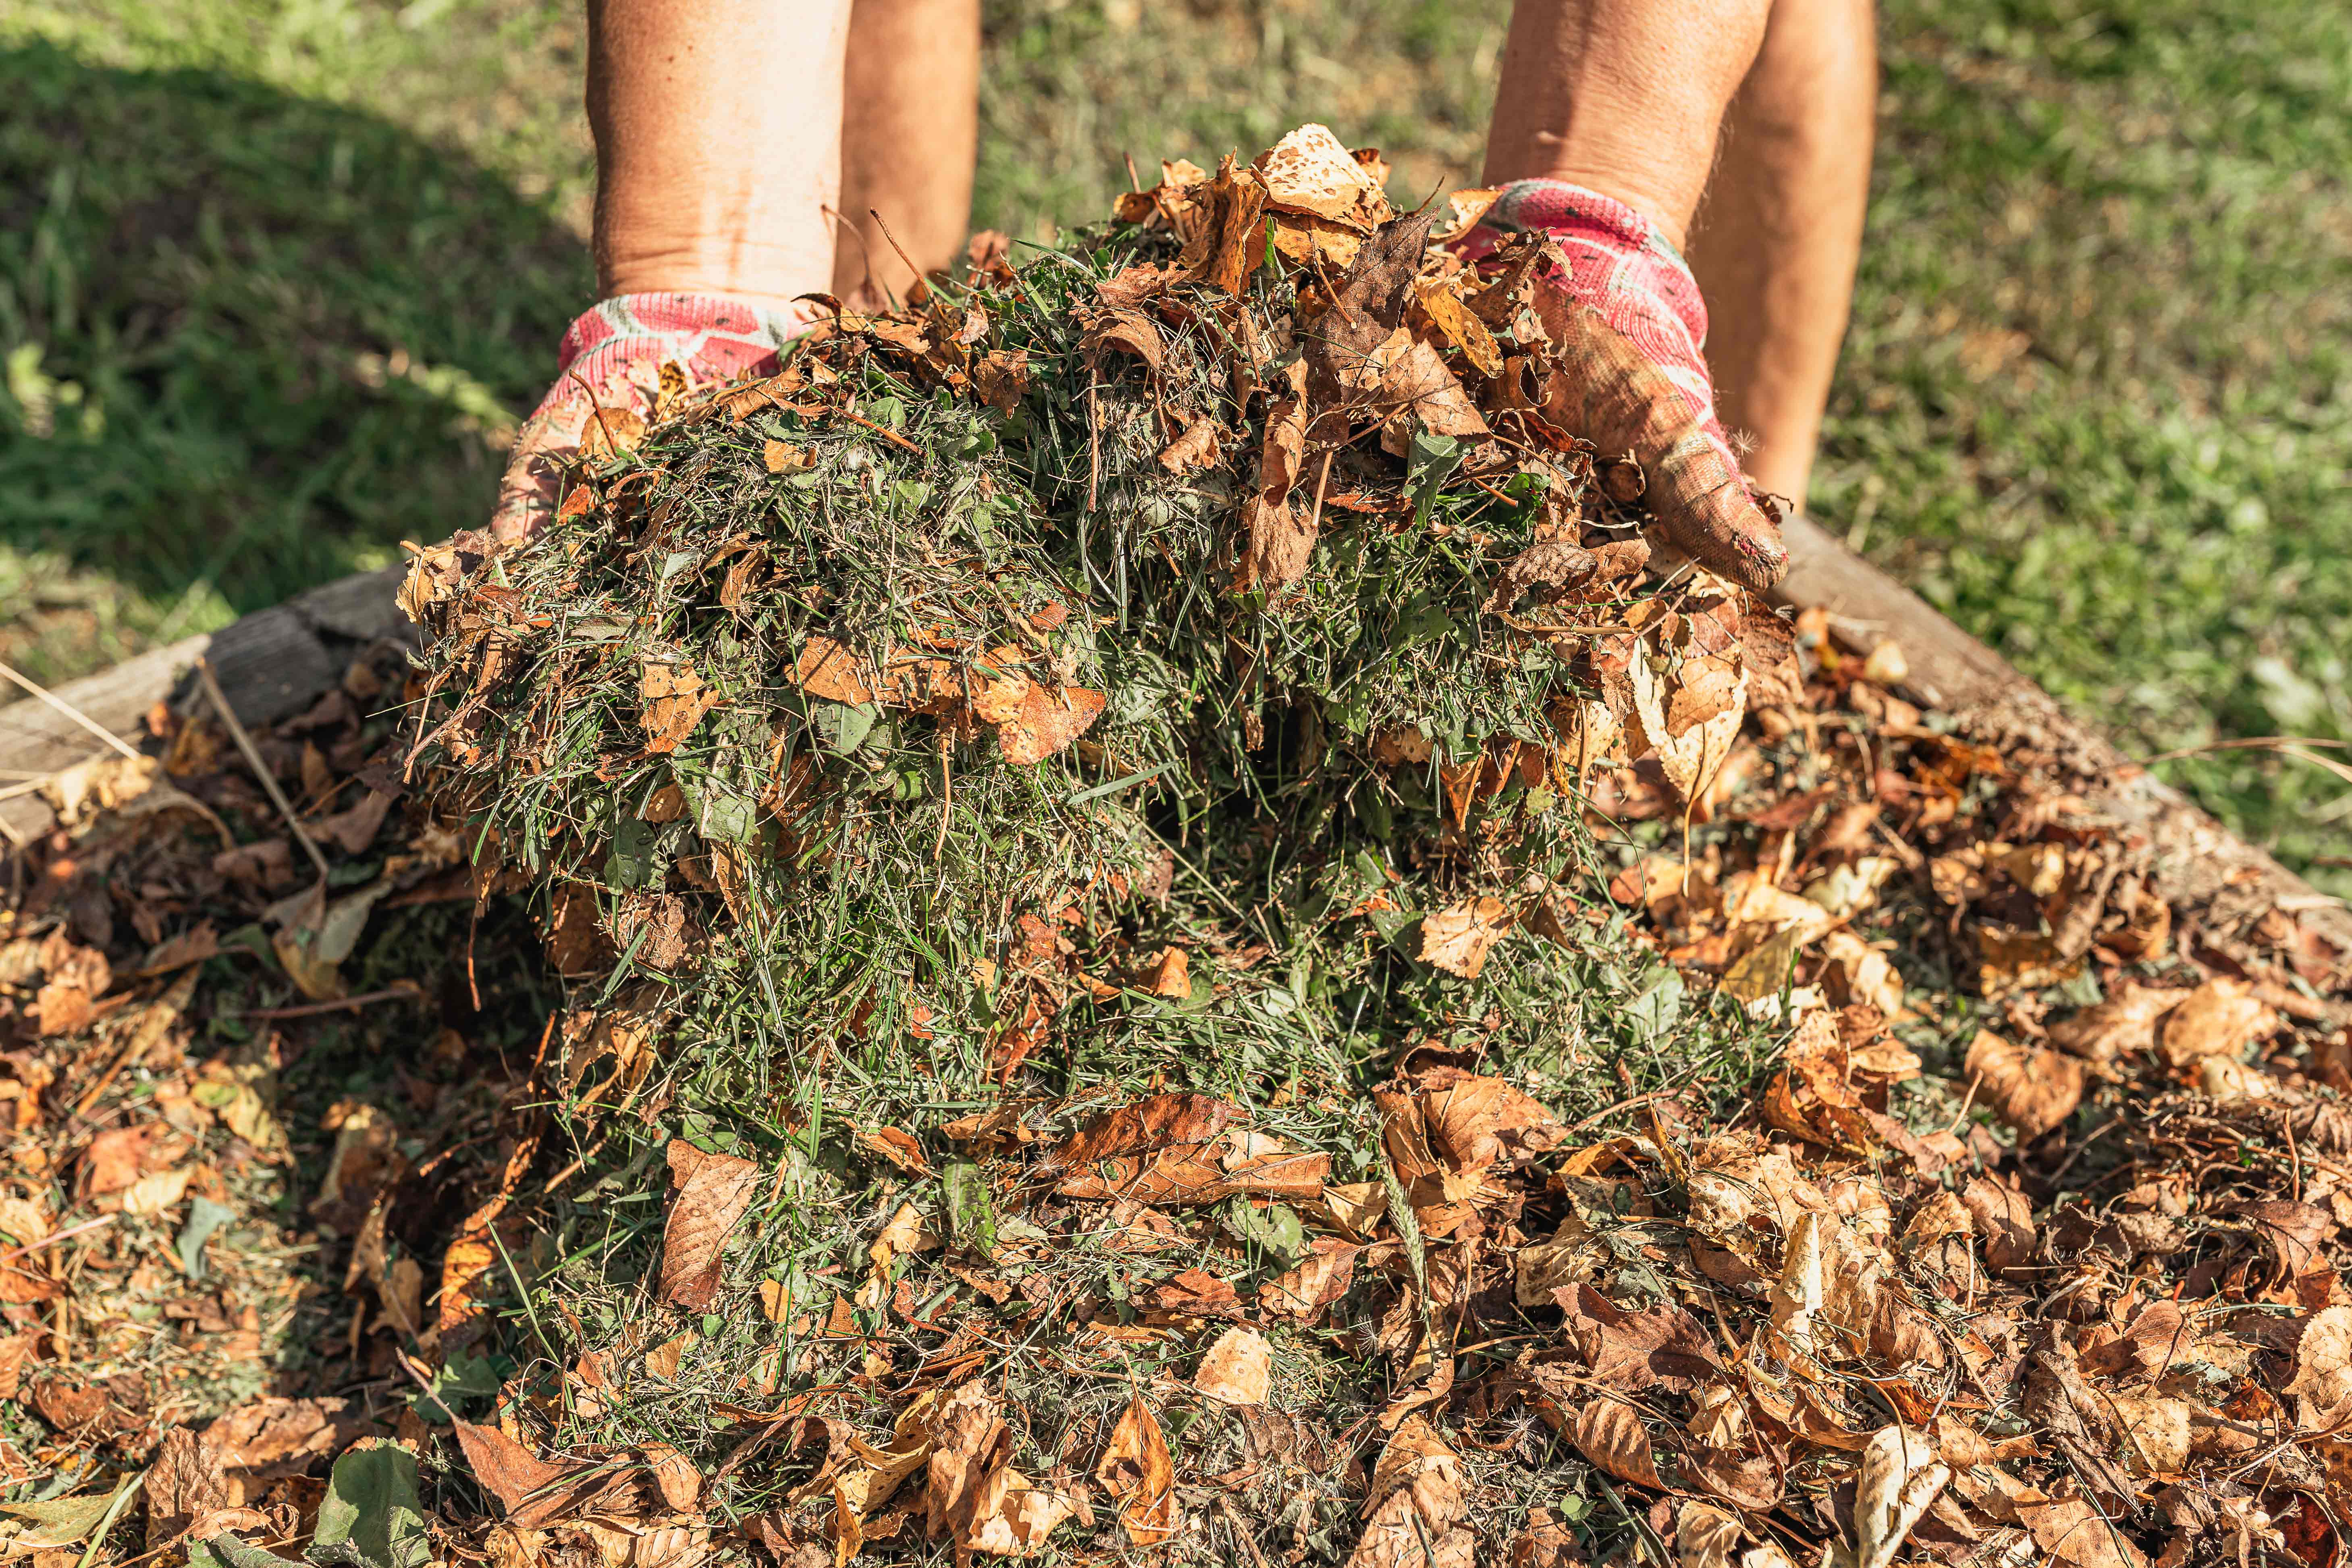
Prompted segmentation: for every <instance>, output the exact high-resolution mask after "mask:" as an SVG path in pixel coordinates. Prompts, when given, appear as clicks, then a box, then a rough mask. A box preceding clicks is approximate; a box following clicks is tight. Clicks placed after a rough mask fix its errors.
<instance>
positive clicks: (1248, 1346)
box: [1192, 1328, 1274, 1405]
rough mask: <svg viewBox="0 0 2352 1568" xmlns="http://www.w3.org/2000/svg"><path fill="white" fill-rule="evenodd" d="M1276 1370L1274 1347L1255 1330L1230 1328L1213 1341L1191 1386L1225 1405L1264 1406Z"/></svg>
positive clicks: (1193, 1375) (1203, 1353)
mask: <svg viewBox="0 0 2352 1568" xmlns="http://www.w3.org/2000/svg"><path fill="white" fill-rule="evenodd" d="M1273 1373H1274V1348H1273V1347H1272V1346H1271V1345H1269V1344H1267V1343H1266V1342H1265V1335H1264V1334H1261V1333H1259V1332H1258V1331H1256V1330H1255V1329H1247V1328H1234V1329H1227V1330H1226V1331H1224V1332H1223V1333H1222V1334H1219V1335H1218V1336H1217V1337H1216V1338H1215V1339H1214V1340H1213V1341H1211V1342H1210V1344H1209V1348H1208V1350H1207V1351H1205V1352H1202V1356H1201V1364H1200V1366H1199V1368H1198V1369H1196V1370H1195V1371H1194V1372H1193V1373H1192V1386H1193V1387H1194V1388H1195V1389H1198V1390H1199V1391H1200V1392H1201V1393H1202V1394H1206V1395H1207V1396H1208V1397H1209V1398H1211V1399H1213V1400H1216V1401H1217V1402H1219V1403H1220V1404H1223V1405H1264V1404H1265V1394H1266V1389H1267V1387H1268V1386H1269V1385H1270V1384H1271V1383H1272V1380H1273Z"/></svg>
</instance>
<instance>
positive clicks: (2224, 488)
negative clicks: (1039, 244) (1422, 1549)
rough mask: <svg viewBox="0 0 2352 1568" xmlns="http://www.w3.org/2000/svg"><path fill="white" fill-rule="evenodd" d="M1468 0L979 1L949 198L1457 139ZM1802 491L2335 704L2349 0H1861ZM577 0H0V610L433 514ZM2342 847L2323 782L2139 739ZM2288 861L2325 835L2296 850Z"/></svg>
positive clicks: (2332, 732)
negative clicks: (1856, 127)
mask: <svg viewBox="0 0 2352 1568" xmlns="http://www.w3.org/2000/svg"><path fill="white" fill-rule="evenodd" d="M1506 16H1507V0H1377V3H1374V4H1368V5H1367V4H1360V5H1350V6H1345V7H1342V6H1338V5H1328V4H1324V3H1319V0H1318V3H1314V4H1306V3H1300V0H1244V3H1238V4H1237V3H1234V0H1197V3H1195V0H1179V3H1177V4H1170V5H1145V4H1142V3H1141V0H1066V3H1065V4H1060V5H1055V4H1051V3H1032V4H1020V5H1016V4H1012V3H1010V0H989V9H988V15H987V29H988V61H987V78H986V86H985V90H984V99H983V109H982V113H983V127H984V145H983V148H982V161H981V180H980V193H979V200H978V204H977V210H976V212H975V214H974V221H975V224H976V225H978V226H997V227H1002V228H1004V229H1007V230H1010V231H1011V232H1013V234H1015V235H1017V236H1023V237H1036V236H1040V235H1042V234H1044V233H1046V232H1050V227H1049V226H1050V223H1051V222H1052V220H1054V219H1055V218H1059V219H1061V220H1063V221H1069V220H1072V219H1083V218H1089V217H1092V216H1096V215H1097V214H1099V213H1100V212H1101V211H1102V210H1103V209H1104V205H1105V203H1106V201H1107V199H1108V195H1109V193H1110V192H1111V191H1112V190H1114V189H1116V188H1117V187H1118V186H1120V185H1122V184H1124V183H1125V173H1124V169H1123V166H1122V163H1121V154H1122V153H1129V154H1132V155H1133V156H1134V158H1135V159H1136V161H1137V163H1139V164H1140V165H1142V166H1143V167H1145V168H1147V169H1149V168H1150V166H1151V164H1152V163H1153V162H1154V161H1155V160H1156V159H1157V158H1159V157H1160V156H1161V155H1163V154H1165V155H1170V156H1174V155H1178V154H1186V155H1190V156H1192V157H1193V158H1194V159H1196V160H1197V161H1200V162H1202V163H1207V162H1210V161H1211V160H1212V159H1213V155H1214V154H1216V153H1220V152H1223V151H1225V150H1227V149H1234V148H1238V149H1242V150H1244V151H1247V150H1253V149H1255V148H1256V147H1259V146H1262V145H1264V144H1265V143H1266V142H1269V141H1270V140H1272V139H1273V138H1274V137H1275V136H1276V135H1278V134H1279V133H1280V132H1282V131H1283V130H1285V129H1286V128H1287V127H1288V126H1290V125H1292V124H1294V123H1297V122H1298V121H1303V120H1321V121H1326V122H1328V123H1329V124H1330V125H1332V126H1333V127H1335V128H1336V129H1338V130H1339V132H1340V134H1341V135H1342V136H1343V137H1346V138H1347V139H1349V141H1350V142H1355V143H1357V144H1368V143H1369V144H1377V145H1379V146H1381V147H1382V148H1384V149H1385V150H1386V151H1387V153H1388V154H1389V157H1390V159H1391V163H1393V165H1394V166H1395V168H1396V171H1397V174H1396V191H1397V194H1398V195H1401V196H1407V197H1415V198H1417V197H1418V196H1420V195H1424V194H1426V193H1429V192H1431V191H1433V190H1438V189H1441V188H1444V187H1445V186H1446V185H1448V184H1455V183H1467V181H1468V180H1469V179H1470V178H1471V177H1472V176H1473V175H1474V174H1475V166H1476V162H1477V155H1478V151H1479V143H1480V135H1481V131H1482V128H1483V125H1484V122H1485V119H1486V109H1487V102H1488V98H1489V95H1490V93H1491V90H1492V79H1493V75H1494V68H1495V61H1496V53H1497V51H1498V49H1499V47H1500V45H1501V39H1502V29H1503V24H1504V20H1505V17H1506ZM1881 45H1882V49H1883V51H1884V57H1885V69H1884V88H1883V92H1882V98H1881V139H1880V145H1879V155H1878V163H1877V174H1876V177H1875V181H1874V193H1873V201H1872V208H1871V218H1870V233H1869V240H1868V245H1867V248H1866V250H1865V253H1864V262H1863V270H1862V277H1861V279H1860V287H1859V289H1858V291H1857V295H1856V300H1855V314H1854V322H1853V331H1852V333H1851V335H1850V337H1849V339H1848V342H1847V346H1846V353H1845V358H1844V361H1843V365H1842V368H1841V372H1840V377H1839V383H1838V387H1837V391H1836V394H1835V396H1834V399H1833V401H1832V408H1831V417H1830V422H1829V428H1828V433H1827V438H1826V444H1825V447H1824V451H1823V454H1822V463H1821V465H1820V467H1819V468H1817V469H1816V472H1815V478H1814V491H1813V494H1812V496H1811V498H1810V501H1811V507H1812V509H1813V510H1814V511H1815V513H1816V514H1817V515H1818V516H1819V517H1821V518H1822V521H1824V522H1826V523H1827V524H1828V525H1829V526H1831V527H1832V528H1833V529H1836V530H1839V531H1843V532H1844V533H1845V534H1846V535H1847V537H1848V539H1849V540H1850V541H1851V542H1854V543H1856V544H1857V545H1858V546H1860V547H1861V548H1863V549H1864V552H1866V553H1867V554H1869V555H1871V556H1872V557H1873V558H1874V559H1875V560H1877V561H1879V562H1881V563H1884V564H1886V565H1888V566H1889V567H1891V568H1892V569H1894V570H1895V572H1897V573H1898V574H1900V575H1902V576H1903V577H1905V578H1906V580H1907V581H1909V582H1910V583H1911V584H1913V585H1914V586H1916V587H1917V588H1918V589H1919V590H1920V591H1921V592H1922V593H1923V594H1925V595H1927V597H1928V598H1929V599H1931V600H1933V601H1934V602H1935V603H1937V605H1940V606H1942V607H1943V608H1944V609H1946V610H1947V611H1948V612H1949V613H1950V614H1952V615H1953V616H1956V617H1957V618H1958V620H1959V621H1960V622H1961V623H1962V624H1963V625H1964V626H1968V627H1969V629H1970V630H1972V631H1974V632H1975V633H1977V634H1978V635H1979V636H1980V637H1984V638H1986V640H1988V641H1990V642H1991V643H1992V644H1993V645H1994V646H1995V647H1999V648H2000V649H2001V650H2002V651H2003V652H2004V653H2006V654H2007V655H2008V656H2009V657H2010V658H2012V659H2013V660H2015V661H2016V662H2017V663H2018V664H2019V665H2020V666H2021V668H2024V669H2026V670H2027V671H2028V672H2029V673H2031V674H2032V675H2033V676H2034V677H2035V678H2037V679H2040V680H2042V682H2043V683H2044V684H2045V685H2047V686H2049V687H2050V688H2051V689H2053V691H2055V692H2057V693H2058V694H2059V695H2060V696H2061V697H2062V698H2063V699H2064V700H2066V701H2068V702H2069V703H2070V704H2071V705H2072V706H2074V708H2075V710H2077V711H2079V712H2082V713H2084V714H2085V715H2087V716H2088V717H2090V718H2092V719H2093V720H2095V721H2097V722H2099V723H2101V724H2103V725H2105V726H2106V727H2107V728H2108V729H2109V730H2110V731H2113V732H2115V733H2116V735H2117V736H2118V738H2119V739H2120V740H2121V741H2122V742H2123V743H2124V744H2125V745H2126V747H2127V748H2129V749H2132V750H2134V751H2135V752H2138V753H2140V754H2143V755H2146V754H2152V753H2155V752H2161V751H2170V750H2173V749H2176V748H2181V747H2191V746H2197V745H2200V744H2204V743H2207V742H2213V741H2217V740H2224V739H2229V738H2233V737H2246V736H2263V735H2280V734H2291V735H2305V736H2317V737H2322V738H2330V739H2344V738H2347V737H2352V668H2347V659H2352V652H2348V651H2347V649H2352V635H2347V627H2352V195H2347V171H2352V116H2347V115H2346V113H2345V112H2344V105H2345V104H2346V103H2347V102H2352V9H2347V8H2346V7H2341V6H2282V5H2274V4H2269V3H2266V0H2204V3H2201V4H2188V3H2185V0H2113V3H2111V4H2107V5H2090V4H2078V3H2075V0H2008V3H1988V0H1977V3H1970V4H1962V3H1958V0H1890V3H1888V4H1885V5H1883V7H1882V15H1881ZM582 54H583V36H582V26H581V22H580V19H579V16H578V15H577V9H576V5H574V4H572V0H562V3H551V0H507V3H504V4H490V3H485V0H409V3H407V4H404V5H403V4H395V3H392V0H138V3H137V4H117V5H95V4H86V3H81V0H71V3H65V4H57V3H44V0H18V3H17V4H16V5H12V6H10V7H9V8H8V10H7V12H6V13H5V16H0V658H6V659H8V660H9V661H10V662H12V663H15V664H16V665H17V666H19V667H20V668H25V669H26V670H27V671H28V672H30V673H33V674H35V675H37V676H39V677H44V678H48V679H62V678H65V677H68V676H71V675H74V674H79V673H82V672H85V671H88V670H90V669H93V668H100V667H101V666H103V665H105V664H108V663H110V662H112V661H113V660H115V659H118V658H122V657H125V656H126V655H128V654H130V653H133V652H136V651H138V650H139V649H140V648H142V647H149V646H152V645H153V644H154V643H156V642H158V641H161V640H165V639H168V638H170V637H176V636H181V635H184V634H186V633H188V632H191V631H194V630H200V629H203V628H205V627H208V626H216V625H219V624H221V623H223V622H225V621H226V620H227V619H229V618H231V617H232V616H235V615H236V614H238V613H241V612H243V611H247V610H251V609H256V608H259V607H260V606H262V605H268V604H270V603H273V602H275V601H277V600H278V599H280V598H283V597H284V596H286V595H289V594H290V593H293V592H295V591H298V590H299V589H300V588H302V587H304V586H307V585H309V584H313V583H316V582H320V581H323V580H325V579H327V578H330V577H332V576H335V575H337V574H341V573H343V572H347V571H352V570H355V569H358V568H360V567H364V566H370V565H375V564H380V563H384V562H387V561H389V560H391V559H393V558H394V555H395V553H396V548H395V547H396V542H397V541H398V540H399V539H401V538H404V537H407V538H415V539H425V538H431V537H436V536H438V535H441V534H446V532H448V531H450V530H451V529H453V528H456V527H457V526H459V525H461V524H464V523H467V522H471V521H477V520H478V518H479V517H480V516H481V515H482V513H483V512H484V511H485V510H486V508H487V505H488V497H489V494H490V490H491V488H492V486H493V484H494V482H495V478H496V471H497V466H498V458H497V455H496V453H495V452H494V451H493V450H491V449H490V447H489V446H488V444H487V443H486V441H485V439H484V433H485V432H486V431H488V430H491V429H495V428H496V427H497V426H499V425H500V424H501V423H503V422H507V421H510V420H511V419H512V418H514V417H515V416H519V415H520V414H521V413H523V412H525V411H527V410H528V408H529V407H530V404H531V402H532V401H533V400H534V399H535V398H536V396H537V395H538V393H539V392H540V390H541V388H542V387H543V385H544V383H545V381H546V379H547V377H548V375H549V374H550V372H551V365H552V358H553V352H554V343H555V339H556V336H557V334H558V333H559V332H560V331H561V330H562V325H563V323H564V322H565V321H567V320H569V318H570V317H571V315H572V313H574V312H575V311H576V310H578V309H579V308H580V307H581V306H583V304H585V303H586V302H587V300H588V299H589V298H590V294H589V289H590V273H589V268H588V265H587V260H586V255H585V247H584V246H583V242H582V237H581V235H582V230H583V226H584V219H585V215H586V211H587V203H588V196H589V192H590V187H591V181H592V177H593V172H592V167H591V163H590V159H589V154H588V148H587V142H586V137H585V132H584V129H583V125H582V123H581V119H580V114H579V110H578V102H579V77H580V71H581V61H582ZM2160 766H2161V768H2162V771H2163V772H2164V773H2165V774H2166V776H2168V777H2169V778H2171V779H2173V780H2174V781H2175V782H2177V783H2179V784H2183V785H2185V786H2187V787H2188V788H2189V789H2190V790H2192V791H2193V792H2194V793H2195V794H2196V795H2198V796H2199V797H2200V799H2201V800H2202V801H2203V802H2204V803H2205V804H2206V805H2208V806H2210V808H2212V809H2213V810H2215V811H2216V812H2218V813H2219V814H2220V815H2221V816H2222V817H2223V818H2224V819H2226V820H2228V821H2229V822H2230V823H2231V825H2232V826H2236V827H2238V828H2240V829H2241V830H2242V831H2244V832H2246V833H2248V834H2249V835H2251V836H2252V837H2256V838H2258V839H2261V840H2263V841H2265V842H2267V843H2269V844H2270V845H2272V846H2273V848H2274V849H2276V850H2277V852H2278V853H2280V854H2281V856H2282V857H2283V858H2285V859H2286V860H2287V861H2288V862H2289V863H2290V864H2294V865H2296V866H2298V867H2301V868H2305V869H2307V870H2308V871H2309V872H2310V873H2311V874H2312V875H2313V876H2314V878H2315V879H2316V880H2318V881H2320V882H2321V883H2322V884H2323V885H2325V886H2330V887H2332V888H2334V889H2336V890H2338V891H2346V890H2352V875H2347V869H2346V862H2345V859H2344V858H2345V857H2346V856H2347V851H2352V788H2347V785H2346V784H2345V783H2343V782H2342V781H2341V780H2338V779H2336V778H2334V777H2331V776H2329V775H2327V774H2326V773H2322V772H2321V771H2319V770H2318V769H2315V768H2313V767H2310V766H2308V765H2306V764H2304V763H2297V762H2294V761H2292V760H2288V759H2283V758H2281V757H2279V756H2277V755H2275V754H2273V753H2271V752H2263V751H2233V752H2207V753H2204V754H2200V755H2197V756H2193V757H2189V758H2187V759H2184V760H2181V761H2178V762H2170V763H2163V764H2160ZM2331 861H2332V862H2334V863H2333V864H2331Z"/></svg>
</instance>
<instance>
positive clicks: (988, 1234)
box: [940, 1160, 996, 1252]
mask: <svg viewBox="0 0 2352 1568" xmlns="http://www.w3.org/2000/svg"><path fill="white" fill-rule="evenodd" d="M940 1191H941V1193H942V1194H945V1196H946V1198H947V1205H948V1228H949V1230H950V1231H952V1232H953V1233H954V1235H955V1238H956V1239H957V1240H958V1241H960V1242H962V1243H963V1244H964V1245H965V1246H967V1247H971V1249H972V1250H974V1251H975V1252H988V1251H992V1250H993V1249H994V1247H995V1246H996V1205H993V1204H992V1203H991V1202H990V1201H989V1197H988V1178H987V1177H986V1176H984V1175H982V1173H981V1169H980V1167H979V1166H978V1165H975V1164H973V1163H971V1162H970V1161H968V1160H959V1161H957V1162H956V1163H954V1164H952V1165H950V1166H949V1167H948V1168H947V1169H946V1170H944V1171H942V1172H940Z"/></svg>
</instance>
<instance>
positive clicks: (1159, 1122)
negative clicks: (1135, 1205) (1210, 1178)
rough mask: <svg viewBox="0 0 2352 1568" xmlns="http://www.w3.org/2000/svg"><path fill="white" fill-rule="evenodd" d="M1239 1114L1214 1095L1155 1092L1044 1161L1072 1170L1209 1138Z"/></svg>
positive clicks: (1107, 1116) (1105, 1117)
mask: <svg viewBox="0 0 2352 1568" xmlns="http://www.w3.org/2000/svg"><path fill="white" fill-rule="evenodd" d="M1240 1115H1241V1112H1240V1110H1237V1109H1236V1108H1235V1107H1234V1106H1233V1105H1232V1104H1230V1103H1229V1102H1227V1101H1225V1100H1219V1099H1218V1098H1217V1097H1216V1096H1214V1095H1210V1094H1155V1095H1152V1096H1150V1097H1149V1098H1147V1099H1144V1100H1136V1101H1134V1102H1132V1103H1131V1104H1128V1105H1122V1106H1120V1107H1119V1108H1118V1110H1111V1111H1106V1112H1105V1113H1104V1114H1102V1115H1100V1116H1097V1117H1096V1118H1095V1119H1094V1120H1093V1121H1089V1122H1088V1123H1087V1125H1086V1126H1085V1127H1084V1128H1082V1129H1080V1130H1079V1131H1078V1132H1077V1133H1076V1135H1075V1136H1073V1137H1072V1138H1071V1139H1070V1141H1069V1142H1066V1143H1065V1144H1063V1145H1062V1146H1061V1147H1060V1148H1058V1149H1056V1150H1055V1151H1054V1152H1052V1153H1050V1154H1048V1155H1046V1156H1045V1165H1046V1167H1047V1168H1048V1169H1050V1170H1074V1169H1078V1168H1082V1167H1084V1166H1087V1165H1091V1164H1094V1163H1096V1162H1097V1161H1101V1160H1109V1159H1115V1158H1117V1157H1118V1156H1119V1155H1122V1154H1142V1153H1150V1152H1152V1151H1154V1150H1159V1149H1166V1148H1170V1147H1172V1146H1174V1145H1176V1144H1180V1143H1205V1142H1208V1141H1209V1140H1210V1139H1212V1138H1214V1137H1215V1136H1217V1134H1218V1133H1220V1132H1223V1131H1224V1130H1225V1129H1226V1128H1228V1127H1230V1126H1232V1125H1233V1123H1234V1119H1235V1118H1237V1117H1238V1116H1240Z"/></svg>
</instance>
